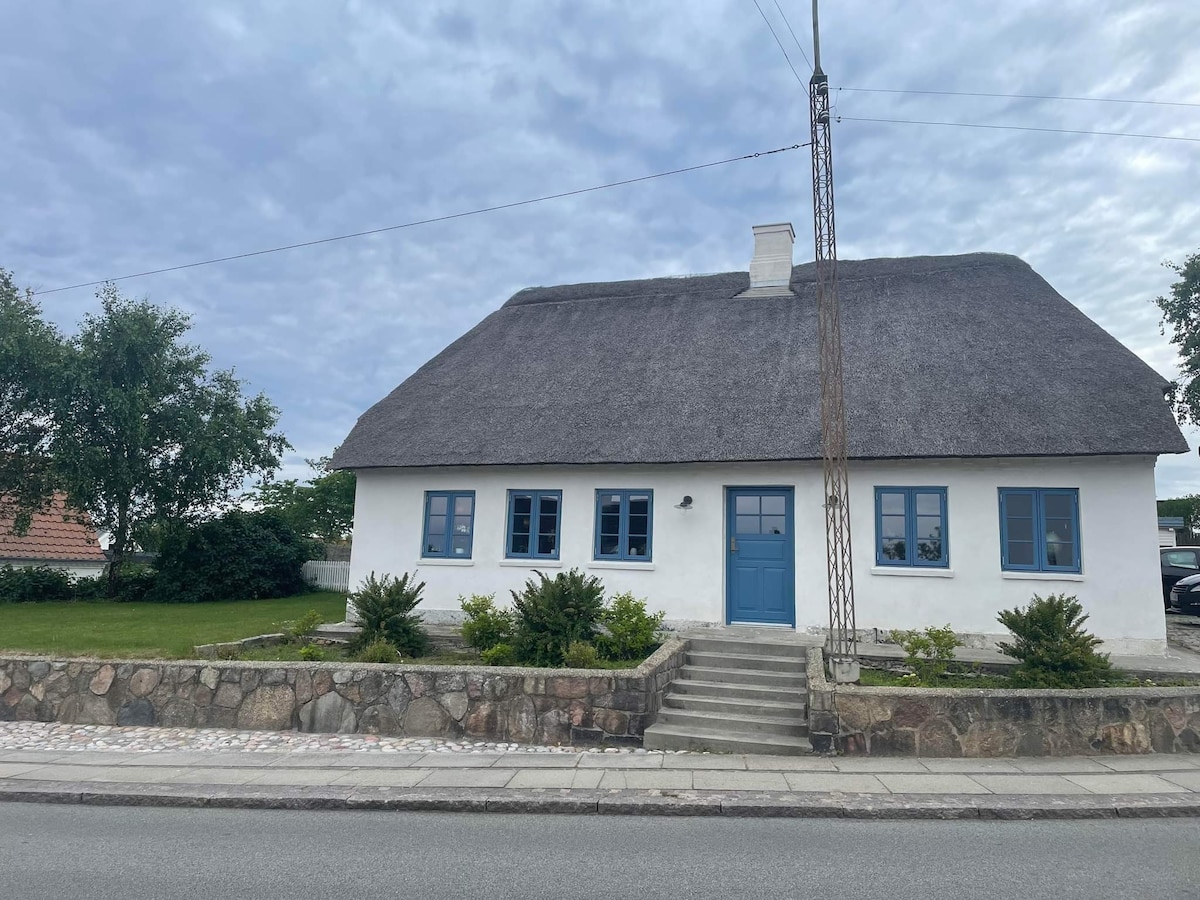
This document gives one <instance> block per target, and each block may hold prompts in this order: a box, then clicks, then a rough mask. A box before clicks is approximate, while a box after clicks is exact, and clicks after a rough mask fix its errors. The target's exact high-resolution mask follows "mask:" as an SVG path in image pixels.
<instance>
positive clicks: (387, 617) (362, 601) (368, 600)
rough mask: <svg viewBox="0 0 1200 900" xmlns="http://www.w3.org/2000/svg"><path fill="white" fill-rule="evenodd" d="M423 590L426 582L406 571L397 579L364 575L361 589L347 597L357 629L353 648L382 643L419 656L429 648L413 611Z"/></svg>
mask: <svg viewBox="0 0 1200 900" xmlns="http://www.w3.org/2000/svg"><path fill="white" fill-rule="evenodd" d="M424 589H425V583H424V582H423V581H417V580H416V579H415V578H411V577H410V576H409V574H408V573H407V572H405V573H404V574H403V575H401V576H400V577H399V578H393V577H392V576H391V575H384V576H383V578H381V579H378V580H376V578H375V573H374V572H372V573H371V574H370V575H369V576H367V580H366V581H364V582H363V584H362V587H360V588H359V589H358V590H357V591H355V592H354V593H352V594H351V595H350V602H351V604H352V605H353V607H354V611H355V612H356V613H358V621H359V628H360V631H359V633H358V637H357V638H355V640H354V646H353V647H352V649H361V648H363V647H367V646H369V645H370V644H373V643H375V642H376V641H381V640H382V641H387V642H388V643H389V644H391V645H392V646H393V647H395V648H396V649H397V650H399V651H400V652H401V653H406V654H408V655H409V656H420V655H422V654H423V653H424V652H425V651H426V650H427V649H428V648H429V635H427V634H426V633H425V628H424V626H423V625H422V623H421V617H420V616H419V615H417V614H416V613H414V612H413V610H414V609H415V608H416V606H417V604H418V603H420V602H421V591H423V590H424Z"/></svg>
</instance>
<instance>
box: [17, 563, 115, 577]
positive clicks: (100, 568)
mask: <svg viewBox="0 0 1200 900" xmlns="http://www.w3.org/2000/svg"><path fill="white" fill-rule="evenodd" d="M4 566H12V567H13V568H14V569H24V568H29V567H32V566H47V567H49V568H51V569H63V570H64V571H66V573H67V574H68V575H70V576H71V577H72V578H94V577H96V576H97V575H103V574H104V566H105V563H99V562H98V563H90V562H61V561H59V560H54V559H0V568H3V567H4Z"/></svg>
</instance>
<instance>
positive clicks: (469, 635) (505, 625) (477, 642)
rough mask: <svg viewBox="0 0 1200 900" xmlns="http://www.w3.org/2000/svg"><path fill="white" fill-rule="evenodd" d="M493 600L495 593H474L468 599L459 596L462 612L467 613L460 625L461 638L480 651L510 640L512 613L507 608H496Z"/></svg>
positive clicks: (511, 634) (494, 599)
mask: <svg viewBox="0 0 1200 900" xmlns="http://www.w3.org/2000/svg"><path fill="white" fill-rule="evenodd" d="M495 601H496V595H495V594H485V595H480V594H476V595H475V596H473V597H471V599H469V600H468V599H466V598H465V597H460V598H459V602H460V603H461V604H462V609H463V612H464V613H466V614H467V619H466V621H465V622H463V626H462V636H463V640H464V641H466V643H467V646H468V647H474V648H475V649H476V650H478V651H479V652H480V653H482V652H483V651H484V650H490V649H491V648H492V647H495V646H496V645H497V644H507V643H510V642H511V641H512V636H513V614H512V612H511V611H510V610H507V609H496V603H495Z"/></svg>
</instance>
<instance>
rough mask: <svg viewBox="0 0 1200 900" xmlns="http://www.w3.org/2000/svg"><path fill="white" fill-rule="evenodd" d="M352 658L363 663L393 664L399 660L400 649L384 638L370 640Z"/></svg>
mask: <svg viewBox="0 0 1200 900" xmlns="http://www.w3.org/2000/svg"><path fill="white" fill-rule="evenodd" d="M354 658H355V659H356V660H358V661H359V662H365V663H390V664H392V665H395V664H396V663H398V662H400V651H399V650H397V649H396V648H395V646H394V645H393V644H391V643H390V642H389V641H387V640H385V639H384V638H379V639H378V640H374V641H371V643H369V644H367V645H366V646H365V647H363V648H362V649H361V650H359V651H358V652H357V653H356V654H355V655H354Z"/></svg>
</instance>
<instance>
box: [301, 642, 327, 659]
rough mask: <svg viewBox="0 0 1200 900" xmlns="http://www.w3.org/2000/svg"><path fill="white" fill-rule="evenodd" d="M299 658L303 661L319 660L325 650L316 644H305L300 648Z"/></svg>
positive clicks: (323, 656) (323, 657)
mask: <svg viewBox="0 0 1200 900" xmlns="http://www.w3.org/2000/svg"><path fill="white" fill-rule="evenodd" d="M300 658H301V659H302V660H304V661H305V662H321V661H322V660H323V659H325V651H324V650H322V649H321V648H320V647H318V646H317V645H316V644H305V645H304V646H303V647H301V648H300Z"/></svg>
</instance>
